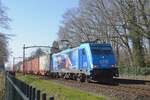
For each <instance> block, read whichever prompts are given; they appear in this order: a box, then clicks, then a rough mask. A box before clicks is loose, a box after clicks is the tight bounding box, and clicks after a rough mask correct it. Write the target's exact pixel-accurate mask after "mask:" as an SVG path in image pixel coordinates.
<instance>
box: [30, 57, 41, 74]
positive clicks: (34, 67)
mask: <svg viewBox="0 0 150 100" xmlns="http://www.w3.org/2000/svg"><path fill="white" fill-rule="evenodd" d="M31 62H32V71H33V74H39V57H38V58H33V59H32V61H31Z"/></svg>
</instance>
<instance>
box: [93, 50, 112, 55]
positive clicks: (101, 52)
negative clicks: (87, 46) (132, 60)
mask: <svg viewBox="0 0 150 100" xmlns="http://www.w3.org/2000/svg"><path fill="white" fill-rule="evenodd" d="M91 52H92V54H93V55H110V54H113V53H112V50H111V49H109V50H107V49H92V50H91Z"/></svg>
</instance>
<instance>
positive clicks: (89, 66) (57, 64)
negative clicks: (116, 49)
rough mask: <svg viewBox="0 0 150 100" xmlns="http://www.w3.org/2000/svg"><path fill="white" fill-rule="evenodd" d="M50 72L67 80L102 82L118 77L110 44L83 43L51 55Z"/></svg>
mask: <svg viewBox="0 0 150 100" xmlns="http://www.w3.org/2000/svg"><path fill="white" fill-rule="evenodd" d="M51 72H52V73H53V74H55V76H57V77H63V78H67V79H77V80H78V79H79V80H80V81H85V80H86V79H87V80H96V81H99V80H102V79H112V78H113V76H116V77H117V76H118V68H117V67H116V60H115V55H114V53H113V50H112V47H111V45H110V44H106V43H103V44H98V43H84V44H81V45H80V46H79V47H76V48H70V49H66V50H64V51H61V52H59V53H55V54H53V55H52V68H51Z"/></svg>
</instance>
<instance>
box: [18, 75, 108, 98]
mask: <svg viewBox="0 0 150 100" xmlns="http://www.w3.org/2000/svg"><path fill="white" fill-rule="evenodd" d="M18 78H19V79H20V80H23V81H25V82H26V83H28V84H30V85H32V86H33V87H37V88H38V89H40V90H41V91H42V92H45V93H47V95H49V96H54V98H55V100H106V98H105V97H98V96H95V95H92V94H90V93H87V92H83V91H80V90H78V89H74V88H69V87H66V86H63V85H61V84H56V83H54V82H52V81H50V80H42V79H37V78H35V77H33V76H29V75H26V76H19V77H18Z"/></svg>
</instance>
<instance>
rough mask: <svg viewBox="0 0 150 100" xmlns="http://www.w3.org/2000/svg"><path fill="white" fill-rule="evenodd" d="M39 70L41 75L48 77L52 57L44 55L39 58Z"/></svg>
mask: <svg viewBox="0 0 150 100" xmlns="http://www.w3.org/2000/svg"><path fill="white" fill-rule="evenodd" d="M39 70H40V74H41V75H47V74H48V72H49V70H50V55H43V56H41V57H40V58H39Z"/></svg>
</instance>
